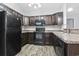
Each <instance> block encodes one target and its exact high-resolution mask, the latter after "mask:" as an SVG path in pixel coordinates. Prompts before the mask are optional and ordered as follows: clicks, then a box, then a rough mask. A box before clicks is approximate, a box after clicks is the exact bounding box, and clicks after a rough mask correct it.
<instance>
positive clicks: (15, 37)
mask: <svg viewBox="0 0 79 59" xmlns="http://www.w3.org/2000/svg"><path fill="white" fill-rule="evenodd" d="M20 24H21V23H20V20H19V19H18V20H17V17H15V16H12V15H9V16H8V18H7V34H6V35H7V36H6V37H7V39H6V49H7V52H6V53H7V55H8V56H13V55H16V54H17V53H18V52H19V51H20V50H21V28H20V27H21V25H20Z"/></svg>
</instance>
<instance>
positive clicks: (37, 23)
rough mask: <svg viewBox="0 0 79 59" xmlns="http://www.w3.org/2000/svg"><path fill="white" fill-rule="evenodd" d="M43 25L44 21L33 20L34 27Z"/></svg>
mask: <svg viewBox="0 0 79 59" xmlns="http://www.w3.org/2000/svg"><path fill="white" fill-rule="evenodd" d="M44 25H45V21H44V20H38V19H37V20H35V26H44Z"/></svg>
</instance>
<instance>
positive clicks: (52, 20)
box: [29, 12, 63, 26]
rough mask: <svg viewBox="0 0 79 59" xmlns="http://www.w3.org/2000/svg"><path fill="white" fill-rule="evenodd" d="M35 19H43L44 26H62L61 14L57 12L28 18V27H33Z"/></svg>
mask: <svg viewBox="0 0 79 59" xmlns="http://www.w3.org/2000/svg"><path fill="white" fill-rule="evenodd" d="M36 19H44V20H45V25H62V24H63V12H58V13H55V14H53V15H42V16H30V17H29V25H30V26H34V25H35V20H36Z"/></svg>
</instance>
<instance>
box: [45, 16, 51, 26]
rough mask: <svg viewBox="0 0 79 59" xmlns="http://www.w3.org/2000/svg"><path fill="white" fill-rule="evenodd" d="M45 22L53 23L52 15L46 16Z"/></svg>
mask: <svg viewBox="0 0 79 59" xmlns="http://www.w3.org/2000/svg"><path fill="white" fill-rule="evenodd" d="M44 20H45V24H46V25H51V24H52V22H51V21H52V16H44Z"/></svg>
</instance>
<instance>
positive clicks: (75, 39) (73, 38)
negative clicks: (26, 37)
mask: <svg viewBox="0 0 79 59" xmlns="http://www.w3.org/2000/svg"><path fill="white" fill-rule="evenodd" d="M26 32H35V31H33V30H28V31H26V30H25V31H22V33H26ZM45 32H46V33H54V34H55V35H56V36H58V37H59V38H60V39H61V40H62V41H64V42H65V43H68V44H79V34H71V33H64V32H63V31H59V30H58V31H57V30H51V31H49V30H46V31H45Z"/></svg>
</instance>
